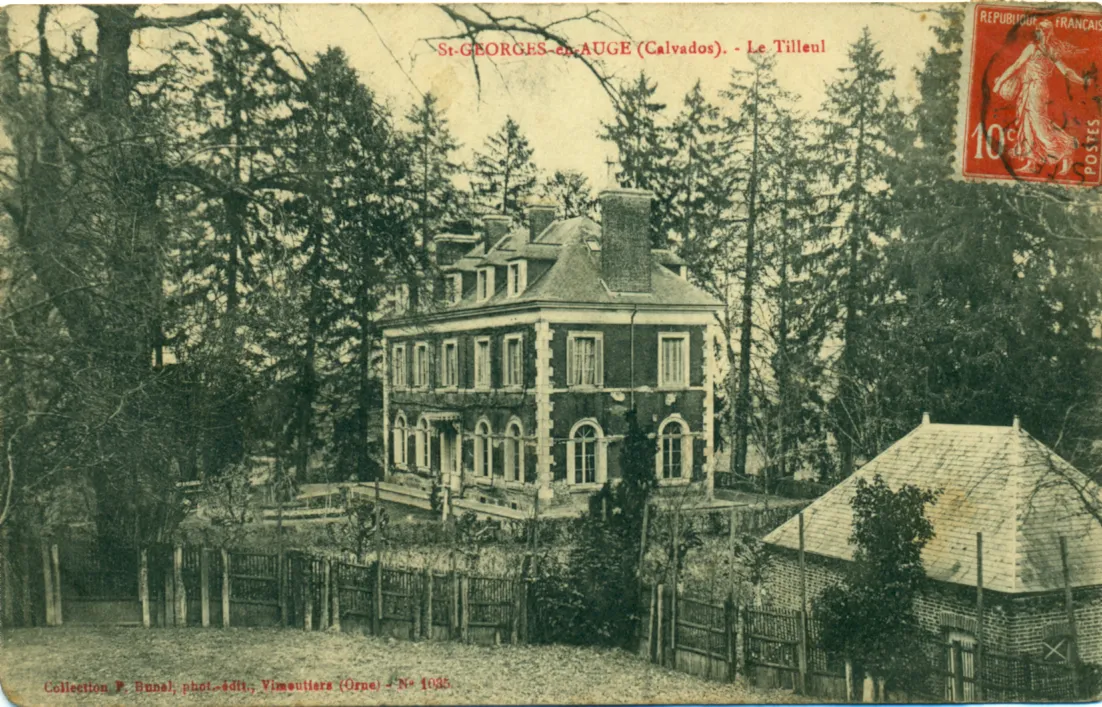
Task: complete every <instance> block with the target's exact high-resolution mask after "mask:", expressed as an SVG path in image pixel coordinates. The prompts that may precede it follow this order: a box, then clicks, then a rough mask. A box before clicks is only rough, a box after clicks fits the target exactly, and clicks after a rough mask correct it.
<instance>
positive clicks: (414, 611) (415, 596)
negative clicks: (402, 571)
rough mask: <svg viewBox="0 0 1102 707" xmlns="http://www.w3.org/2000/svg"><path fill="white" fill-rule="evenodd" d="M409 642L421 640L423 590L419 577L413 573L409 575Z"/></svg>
mask: <svg viewBox="0 0 1102 707" xmlns="http://www.w3.org/2000/svg"><path fill="white" fill-rule="evenodd" d="M408 576H409V640H411V641H416V640H418V639H420V638H421V609H422V606H421V596H422V592H424V590H425V588H424V587H422V586H421V582H420V581H418V580H420V577H418V576H417V575H416V574H414V573H413V572H410V573H409V575H408Z"/></svg>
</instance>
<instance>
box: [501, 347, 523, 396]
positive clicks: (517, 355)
mask: <svg viewBox="0 0 1102 707" xmlns="http://www.w3.org/2000/svg"><path fill="white" fill-rule="evenodd" d="M501 385H502V387H504V388H519V387H521V386H522V385H524V339H523V337H522V336H521V335H520V334H510V335H509V336H506V337H505V339H504V340H503V341H502V342H501Z"/></svg>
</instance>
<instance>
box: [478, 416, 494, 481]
mask: <svg viewBox="0 0 1102 707" xmlns="http://www.w3.org/2000/svg"><path fill="white" fill-rule="evenodd" d="M492 443H493V437H492V435H491V432H490V423H489V422H486V421H485V420H480V421H479V423H478V425H477V426H475V430H474V472H475V475H476V476H481V477H485V478H489V477H490V474H491V473H492V471H493V468H494V465H493V460H494V449H493V444H492Z"/></svg>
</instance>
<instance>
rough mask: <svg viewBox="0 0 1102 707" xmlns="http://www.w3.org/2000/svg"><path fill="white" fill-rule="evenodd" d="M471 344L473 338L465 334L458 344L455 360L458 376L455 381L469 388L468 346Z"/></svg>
mask: <svg viewBox="0 0 1102 707" xmlns="http://www.w3.org/2000/svg"><path fill="white" fill-rule="evenodd" d="M470 345H471V338H470V337H469V336H464V337H462V338H460V339H459V342H458V343H457V344H456V347H455V348H456V351H455V362H456V376H455V382H456V384H457V385H458V386H459V387H460V388H469V387H470V386H469V385H468V384H467V347H468V346H470Z"/></svg>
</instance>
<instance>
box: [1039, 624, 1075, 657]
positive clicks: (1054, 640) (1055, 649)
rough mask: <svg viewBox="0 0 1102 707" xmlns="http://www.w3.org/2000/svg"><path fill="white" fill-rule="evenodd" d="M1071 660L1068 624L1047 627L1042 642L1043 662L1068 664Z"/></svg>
mask: <svg viewBox="0 0 1102 707" xmlns="http://www.w3.org/2000/svg"><path fill="white" fill-rule="evenodd" d="M1070 659H1071V636H1070V631H1068V625H1067V624H1066V623H1060V624H1050V625H1048V626H1045V632H1044V638H1043V639H1042V641H1041V660H1042V661H1044V662H1046V663H1068V662H1069V660H1070Z"/></svg>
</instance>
